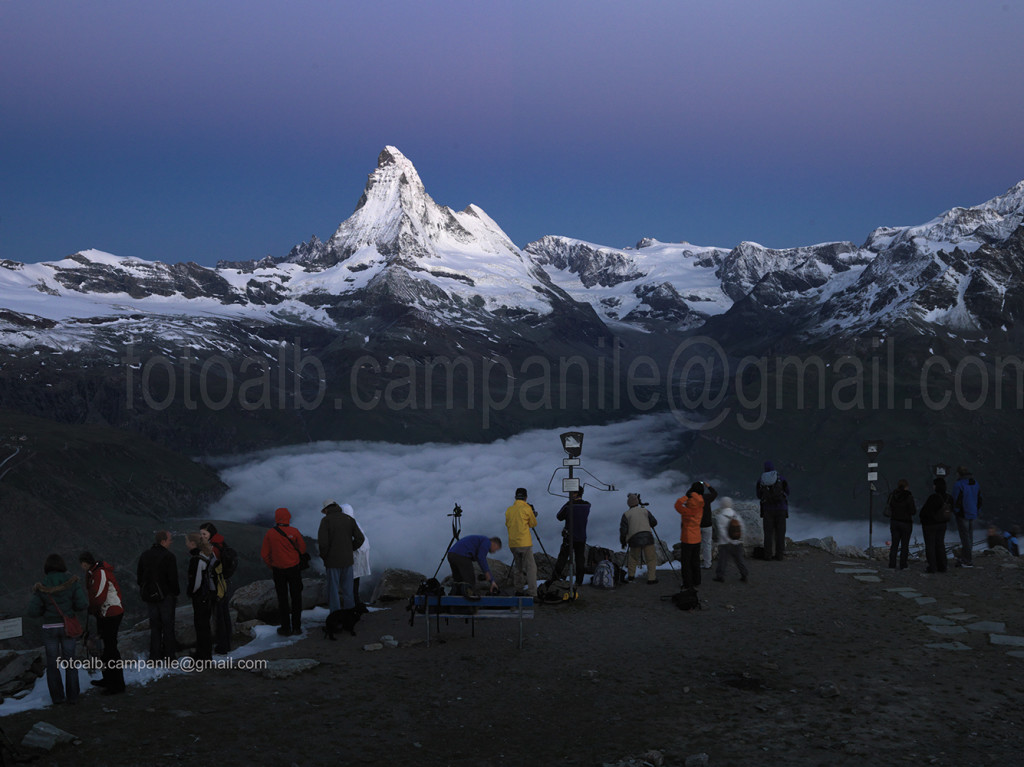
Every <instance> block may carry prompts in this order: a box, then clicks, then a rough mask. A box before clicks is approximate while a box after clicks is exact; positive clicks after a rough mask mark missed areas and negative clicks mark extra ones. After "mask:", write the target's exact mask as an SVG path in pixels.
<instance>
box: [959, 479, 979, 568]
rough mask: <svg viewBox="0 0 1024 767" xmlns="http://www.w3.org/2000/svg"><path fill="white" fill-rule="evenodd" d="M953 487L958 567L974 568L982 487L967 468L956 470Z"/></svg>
mask: <svg viewBox="0 0 1024 767" xmlns="http://www.w3.org/2000/svg"><path fill="white" fill-rule="evenodd" d="M956 474H957V477H959V479H957V481H956V484H955V485H953V507H954V508H955V510H956V529H957V532H959V533H960V559H959V561H958V562H957V567H974V520H976V519H977V518H978V512H979V511H980V510H981V485H979V484H978V481H977V480H976V479H975V478H974V475H973V474H971V472H970V471H969V470H968V469H967V467H965V466H958V467H957V469H956Z"/></svg>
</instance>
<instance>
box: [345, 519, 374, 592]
mask: <svg viewBox="0 0 1024 767" xmlns="http://www.w3.org/2000/svg"><path fill="white" fill-rule="evenodd" d="M341 510H342V511H343V512H344V513H345V514H348V515H349V516H350V517H352V519H355V518H356V512H355V510H354V509H353V508H352V506H351V505H349V504H347V503H343V504H341ZM360 529H362V530H363V545H362V546H360V547H359V548H358V549H356V550H355V551H353V552H352V593H353V594H354V595H355V599H356V604H357V605H359V604H362V600H360V599H359V579H360V577H362V576H364V575H369V574H370V538H369V537H368V536H367V535H366V530H365V528H360Z"/></svg>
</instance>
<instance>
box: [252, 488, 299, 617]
mask: <svg viewBox="0 0 1024 767" xmlns="http://www.w3.org/2000/svg"><path fill="white" fill-rule="evenodd" d="M291 521H292V513H291V512H290V511H288V509H285V508H280V509H278V510H277V511H275V512H274V526H273V527H272V528H270V529H269V530H267V532H266V534H265V535H264V536H263V546H262V547H261V548H260V556H261V557H262V558H263V562H264V564H266V566H267V567H269V568H270V570H271V572H272V573H273V574H274V590H275V591H277V611H278V612H279V613H280V614H281V625H280V626H279V627H278V629H277V633H278V634H280V635H281V636H288V635H290V634H296V635H298V634H301V633H302V568H301V567H300V564H301V561H302V556H301V555H302V554H305V553H306V541H305V540H304V539H303V537H302V533H300V532H299V531H298V530H296V529H295V528H294V527H292V526H291V525H290V524H289V523H290V522H291ZM289 597H290V598H291V599H290V604H289Z"/></svg>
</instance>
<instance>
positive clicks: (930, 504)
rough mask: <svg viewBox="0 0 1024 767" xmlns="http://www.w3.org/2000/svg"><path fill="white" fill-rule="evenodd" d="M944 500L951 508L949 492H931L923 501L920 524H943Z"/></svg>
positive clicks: (951, 502)
mask: <svg viewBox="0 0 1024 767" xmlns="http://www.w3.org/2000/svg"><path fill="white" fill-rule="evenodd" d="M946 501H949V507H950V509H952V508H953V496H951V495H950V494H949V493H932V494H931V495H929V496H928V498H927V499H926V500H925V502H924V506H922V507H921V524H922V525H945V524H947V522H948V521H949V520H947V519H946V518H945V517H943V515H942V505H943V503H945V502H946Z"/></svg>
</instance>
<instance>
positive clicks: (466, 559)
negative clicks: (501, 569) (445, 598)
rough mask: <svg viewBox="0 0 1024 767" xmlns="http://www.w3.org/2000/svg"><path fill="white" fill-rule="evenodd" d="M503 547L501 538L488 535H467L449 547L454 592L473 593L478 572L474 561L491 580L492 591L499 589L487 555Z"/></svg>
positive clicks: (449, 562) (456, 593)
mask: <svg viewBox="0 0 1024 767" xmlns="http://www.w3.org/2000/svg"><path fill="white" fill-rule="evenodd" d="M500 549H501V538H488V537H487V536H486V535H467V536H466V537H465V538H461V539H459V540H458V541H456V542H455V543H453V544H452V546H451V548H450V549H448V564H449V565H450V566H451V568H452V581H453V582H454V583H453V586H452V594H453V595H458V594H463V595H470V596H471V595H472V594H473V587H474V586H475V585H476V572H475V571H474V570H473V562H476V563H477V564H478V565H480V569H481V570H483V572H484V577H486V578H487V580H488V581H489V582H490V587H489V588H490V591H491V593H494V592H496V591H497V590H498V584H497V583H496V582H495V581H494V576H493V575H492V574H491V568H490V566H489V565H488V564H487V555H488V554H494V553H495V552H497V551H499V550H500Z"/></svg>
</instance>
